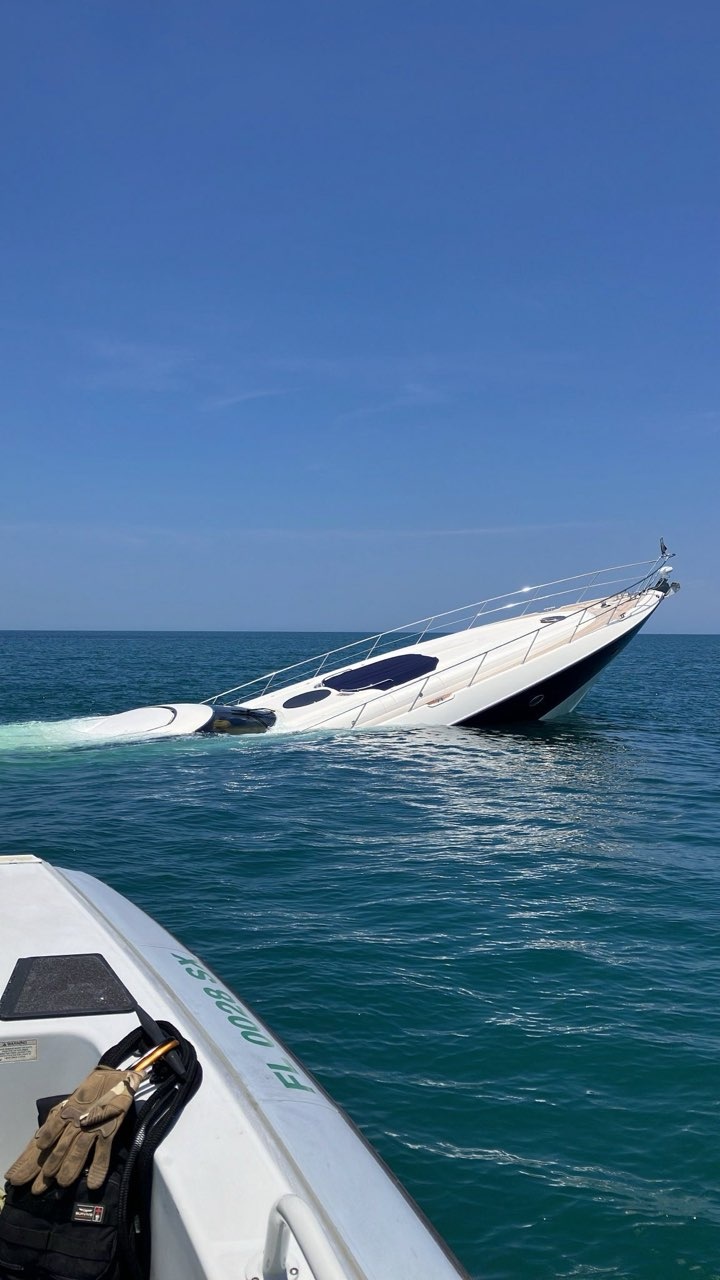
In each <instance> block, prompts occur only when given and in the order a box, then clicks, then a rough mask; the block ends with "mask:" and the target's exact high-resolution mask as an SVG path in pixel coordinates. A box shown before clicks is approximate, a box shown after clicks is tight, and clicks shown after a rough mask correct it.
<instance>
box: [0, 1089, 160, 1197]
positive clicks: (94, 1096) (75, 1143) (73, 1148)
mask: <svg viewBox="0 0 720 1280" xmlns="http://www.w3.org/2000/svg"><path fill="white" fill-rule="evenodd" d="M142 1078H143V1076H142V1074H140V1073H139V1072H137V1071H115V1070H114V1069H113V1068H112V1067H100V1066H98V1067H95V1070H94V1071H91V1072H90V1075H89V1076H87V1077H86V1079H85V1080H83V1082H82V1084H79V1085H78V1087H77V1089H76V1090H75V1091H74V1093H72V1094H71V1095H70V1097H69V1098H66V1099H65V1101H64V1102H59V1103H58V1104H57V1106H55V1107H53V1109H52V1111H51V1112H50V1114H49V1116H48V1118H47V1120H46V1121H45V1123H44V1124H43V1125H41V1126H40V1128H39V1129H38V1130H37V1133H36V1134H35V1136H34V1137H33V1138H31V1139H30V1142H29V1143H28V1145H27V1146H26V1148H25V1150H24V1151H23V1153H22V1155H20V1156H18V1158H17V1160H16V1161H15V1163H14V1164H13V1165H11V1166H10V1168H9V1169H8V1171H7V1173H6V1175H5V1176H6V1178H7V1180H8V1182H9V1183H11V1184H12V1186H14V1187H22V1186H24V1185H25V1183H26V1182H30V1181H31V1180H33V1179H34V1181H33V1184H32V1188H31V1190H32V1193H33V1195H36V1196H38V1195H40V1193H41V1192H42V1191H47V1189H48V1187H49V1186H50V1185H51V1184H52V1182H53V1180H55V1181H56V1182H57V1183H58V1184H59V1186H61V1187H69V1186H70V1185H71V1184H72V1183H73V1182H75V1181H76V1180H77V1179H78V1178H79V1177H80V1174H81V1173H82V1171H83V1169H84V1168H85V1167H86V1165H87V1164H88V1163H89V1162H90V1156H91V1153H93V1154H92V1162H91V1163H90V1169H89V1172H88V1176H87V1184H88V1189H89V1190H90V1191H98V1190H99V1188H100V1187H101V1186H102V1184H103V1182H104V1181H105V1179H106V1177H107V1174H108V1169H109V1167H110V1152H111V1149H112V1144H113V1138H114V1137H115V1135H116V1133H117V1131H118V1129H119V1128H120V1125H121V1124H122V1122H123V1120H124V1119H125V1116H126V1115H127V1113H128V1110H129V1108H130V1104H131V1102H132V1100H133V1097H134V1096H135V1093H136V1091H137V1088H138V1086H139V1084H140V1081H141V1080H142ZM93 1148H94V1149H95V1150H94V1152H93Z"/></svg>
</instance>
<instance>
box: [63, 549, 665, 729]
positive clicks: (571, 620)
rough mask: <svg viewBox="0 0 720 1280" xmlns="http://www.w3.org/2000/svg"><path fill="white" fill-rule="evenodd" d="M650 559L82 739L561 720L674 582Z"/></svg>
mask: <svg viewBox="0 0 720 1280" xmlns="http://www.w3.org/2000/svg"><path fill="white" fill-rule="evenodd" d="M671 558H672V555H671V553H670V552H668V550H667V548H666V547H665V544H664V543H663V544H662V545H661V553H660V556H659V557H658V558H657V559H655V560H653V561H642V562H636V563H633V564H625V565H614V566H611V567H610V568H608V569H595V570H592V571H591V572H589V573H585V574H577V575H575V576H573V577H571V578H563V579H558V580H556V581H555V582H549V583H541V584H539V585H537V586H534V587H522V588H521V589H520V590H519V591H515V592H510V593H508V594H507V595H503V596H496V597H493V598H492V599H487V600H480V601H476V602H475V603H473V604H471V605H465V606H463V607H462V608H460V609H453V610H450V611H449V612H447V613H442V614H435V615H433V616H432V617H429V618H423V619H421V620H420V621H419V622H415V623H409V624H407V625H405V626H402V627H396V628H395V629H394V630H392V631H386V632H382V633H381V634H379V635H374V636H369V637H366V638H364V639H362V640H358V641H353V642H352V643H351V644H347V645H344V646H342V647H341V648H339V649H334V650H331V651H329V652H327V653H322V654H319V655H317V656H315V657H313V658H308V659H306V660H305V661H304V662H300V663H296V664H295V665H293V666H290V667H285V668H283V669H281V670H277V671H271V672H268V673H267V674H266V675H263V676H260V677H257V678H256V679H253V680H250V681H248V682H246V683H245V684H242V685H238V686H236V687H235V688H233V689H226V690H224V692H222V693H218V694H216V695H215V696H214V697H212V698H209V699H208V700H207V702H205V703H168V704H167V705H163V706H157V707H143V708H140V709H139V710H136V711H128V712H123V713H122V714H120V715H115V716H106V717H103V718H102V719H100V720H97V721H93V722H91V723H89V724H88V726H87V733H88V735H89V736H90V737H103V738H105V737H115V736H118V737H125V736H128V735H132V736H141V737H144V736H148V737H167V736H171V735H177V734H183V733H196V732H200V733H231V734H241V733H267V732H272V733H277V732H280V733H298V732H301V731H307V730H310V729H356V728H360V729H369V728H372V727H376V726H402V727H403V728H415V727H425V728H427V727H432V726H438V725H446V726H448V725H459V726H466V727H469V728H481V727H484V726H490V725H513V724H523V723H528V722H531V721H536V720H551V719H554V718H557V717H560V716H564V715H567V713H568V712H570V711H572V710H573V708H574V707H576V706H577V704H578V703H579V702H580V699H581V698H583V697H584V696H585V694H586V693H587V691H588V689H589V688H590V686H591V685H592V684H593V682H594V681H595V680H596V679H597V677H598V676H599V675H600V672H601V671H602V670H603V668H604V667H606V666H607V664H608V663H609V662H610V661H611V660H612V659H613V658H614V657H615V656H616V654H618V653H619V652H620V651H621V649H623V648H624V647H625V645H626V644H628V643H629V641H630V640H632V638H633V636H635V635H637V633H638V631H639V630H640V629H641V627H643V626H644V625H645V623H646V622H647V621H648V620H649V619H650V618H651V617H652V615H653V613H654V612H655V610H656V609H657V608H658V607H659V605H660V604H662V602H663V601H664V600H665V599H666V598H667V597H668V596H669V595H671V594H673V593H674V592H675V591H677V590H678V587H679V584H678V583H677V582H672V581H671V580H670V574H671V569H670V565H669V563H668V562H669V560H670V559H671Z"/></svg>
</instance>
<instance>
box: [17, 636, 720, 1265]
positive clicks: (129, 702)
mask: <svg viewBox="0 0 720 1280" xmlns="http://www.w3.org/2000/svg"><path fill="white" fill-rule="evenodd" d="M342 639H343V637H336V636H332V637H325V636H317V635H313V636H308V635H297V634H272V635H261V634H257V633H245V634H228V633H222V634H217V633H215V634H198V633H195V634H188V633H183V634H158V633H153V634H143V633H126V634H120V633H117V634H115V633H78V632H72V633H37V632H28V633H20V632H5V633H0V671H1V672H2V677H1V682H0V690H1V693H0V811H1V814H2V842H1V843H2V846H3V851H4V852H11V851H13V852H14V851H27V852H33V853H36V854H38V855H40V856H43V857H46V858H48V859H50V860H51V861H54V862H56V863H57V864H59V865H62V866H68V867H76V868H82V869H84V870H88V871H90V872H92V873H94V874H96V875H99V876H101V877H103V878H104V879H106V880H108V881H109V882H110V883H111V884H113V885H114V886H115V887H116V888H118V889H119V890H120V891H121V892H123V893H125V894H127V895H128V896H129V897H131V898H132V899H134V900H135V901H136V902H137V903H138V904H139V905H140V906H141V907H143V908H144V909H145V910H147V911H149V912H150V913H151V914H152V915H153V916H155V917H156V918H157V919H158V920H160V921H161V922H162V923H163V924H164V925H165V926H166V927H167V928H169V929H170V930H171V931H172V932H173V933H175V934H176V935H177V936H178V937H179V938H180V939H182V940H183V942H184V943H185V944H186V945H187V946H188V947H191V948H192V949H193V950H195V951H196V952H198V953H199V954H200V955H201V956H203V957H205V959H206V960H207V962H208V964H210V965H211V966H212V967H213V968H214V969H215V970H216V971H217V972H218V974H219V975H221V977H222V978H223V979H224V980H225V981H226V982H227V983H229V984H230V985H231V986H233V987H234V988H235V989H236V990H237V992H238V993H239V994H240V995H241V996H242V997H243V998H244V999H246V1000H247V1001H248V1002H249V1003H250V1004H251V1005H252V1006H253V1007H254V1008H255V1009H256V1011H257V1012H258V1013H259V1014H260V1016H261V1017H262V1018H263V1019H264V1020H265V1021H267V1022H268V1023H269V1025H270V1026H271V1027H272V1028H273V1030H274V1031H275V1032H276V1033H277V1034H278V1035H279V1036H280V1037H282V1038H283V1039H284V1040H285V1042H286V1043H287V1044H288V1046H289V1047H290V1048H291V1049H292V1050H293V1051H294V1052H295V1053H297V1054H298V1055H299V1057H300V1058H301V1059H302V1060H303V1061H304V1063H305V1064H306V1065H307V1067H308V1068H309V1069H310V1070H311V1071H313V1072H314V1073H315V1074H316V1076H317V1077H318V1078H319V1079H320V1081H321V1082H322V1083H323V1085H324V1086H325V1087H326V1088H327V1089H328V1091H329V1092H330V1093H331V1095H332V1096H333V1097H334V1098H335V1099H336V1101H338V1102H339V1103H340V1104H341V1105H342V1106H343V1107H344V1108H345V1109H346V1110H347V1111H348V1112H349V1114H350V1115H351V1116H352V1117H353V1119H354V1120H355V1121H356V1123H357V1124H358V1125H359V1126H360V1128H361V1129H362V1130H363V1132H364V1133H365V1134H366V1135H367V1137H368V1138H369V1139H370V1141H371V1142H372V1143H373V1144H374V1145H375V1147H376V1148H377V1150H378V1151H379V1152H380V1153H381V1155H382V1156H383V1157H384V1159H385V1160H386V1161H387V1163H388V1164H389V1165H390V1167H391V1168H392V1169H393V1170H394V1171H395V1173H396V1174H397V1175H398V1177H399V1178H400V1179H401V1181H402V1182H403V1183H404V1184H405V1186H406V1187H407V1188H408V1190H409V1191H410V1192H411V1194H412V1195H413V1196H414V1197H415V1199H416V1200H417V1201H418V1203H419V1204H420V1205H421V1206H422V1208H423V1209H424V1211H425V1212H426V1214H427V1215H428V1217H429V1218H430V1219H431V1221H432V1222H433V1223H434V1225H435V1226H436V1227H437V1229H438V1230H439V1232H440V1233H441V1234H442V1235H443V1236H444V1237H445V1239H446V1240H447V1241H448V1242H449V1244H450V1245H451V1247H452V1248H453V1249H454V1250H455V1252H456V1253H457V1255H458V1257H459V1258H460V1260H461V1261H462V1262H463V1263H464V1265H465V1266H466V1267H467V1269H468V1271H469V1272H470V1273H471V1275H472V1276H473V1277H483V1278H484V1280H528V1278H529V1277H532V1278H533V1280H557V1278H558V1277H573V1278H578V1277H582V1278H588V1280H590V1278H591V1277H592V1280H597V1278H598V1277H613V1278H615V1277H616V1278H618V1280H620V1278H622V1280H671V1278H672V1280H681V1278H684V1277H689V1278H690V1277H692V1278H693V1280H711V1278H713V1280H717V1277H720V1159H719V1156H718V1152H719V1151H720V848H719V843H720V842H719V840H718V812H719V808H718V788H719V780H720V729H719V725H720V681H719V680H718V675H719V673H720V637H713V636H655V635H649V636H648V635H641V636H639V637H638V638H637V639H636V640H635V641H634V642H633V643H632V645H630V647H629V648H628V649H627V650H626V651H625V652H624V653H623V654H622V655H621V656H620V657H619V658H617V660H616V661H615V662H614V663H613V664H612V665H611V666H610V667H609V668H608V669H607V671H606V672H605V673H604V675H603V676H602V678H601V680H600V681H599V682H598V684H597V685H596V686H595V687H594V689H593V690H592V691H591V693H590V694H589V696H588V697H587V698H586V700H585V702H584V703H583V704H582V706H581V707H580V708H579V709H578V711H576V712H575V714H574V716H572V717H571V718H570V719H569V720H568V721H567V722H565V723H564V724H562V725H560V726H558V727H555V728H550V727H547V728H544V727H542V726H540V727H536V728H533V729H529V730H527V731H520V732H514V733H502V732H496V731H493V732H473V731H468V730H455V729H447V730H442V731H432V732H425V731H417V730H416V731H397V730H394V731H390V730H385V731H375V732H370V733H359V732H358V733H355V734H353V733H351V732H345V733H335V734H332V733H329V732H325V733H316V734H312V735H308V736H298V737H285V738H283V737H280V736H278V737H272V736H269V737H245V738H200V737H198V738H187V739H179V740H167V741H162V740H158V741H155V742H152V741H146V742H137V743H122V744H119V743H114V744H111V745H105V746H103V745H99V746H88V745H87V744H82V743H79V742H78V735H77V733H75V732H74V730H73V725H72V723H71V722H72V720H73V719H76V718H78V717H82V716H87V715H91V714H101V713H109V712H112V711H120V710H124V709H126V708H128V707H131V706H140V705H143V704H146V703H150V702H153V701H163V702H165V701H171V700H181V699H182V700H193V699H197V698H202V697H205V696H207V695H208V694H209V693H212V692H214V691H215V690H216V689H220V688H223V687H226V686H229V685H232V684H234V683H237V681H238V680H240V679H243V678H245V677H248V678H249V677H250V676H252V675H253V674H256V673H258V672H260V671H262V670H265V669H268V668H270V667H275V666H280V665H284V664H285V663H289V662H292V661H294V660H295V659H298V658H301V657H303V656H305V655H306V654H308V653H311V652H314V651H316V650H318V649H321V648H323V647H329V646H330V645H331V644H333V645H334V644H336V643H341V641H342ZM68 722H70V723H68ZM388 1280H391V1278H388ZM424 1280H426V1278H424Z"/></svg>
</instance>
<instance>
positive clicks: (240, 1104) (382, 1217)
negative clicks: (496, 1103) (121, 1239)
mask: <svg viewBox="0 0 720 1280" xmlns="http://www.w3.org/2000/svg"><path fill="white" fill-rule="evenodd" d="M0 904H1V906H0V923H1V925H2V928H1V931H0V994H1V993H2V992H3V991H4V990H5V988H6V985H7V983H8V979H9V978H10V975H11V973H12V971H13V968H14V965H15V962H16V960H17V959H18V957H23V956H25V957H27V956H34V955H39V956H47V955H56V956H65V955H69V954H72V955H77V954H78V953H100V954H101V955H102V956H104V957H105V959H106V960H107V962H108V963H109V965H110V966H111V968H112V969H113V971H114V972H115V974H116V975H117V976H118V977H119V978H120V980H121V981H122V982H123V983H124V985H125V986H126V987H127V989H128V990H129V991H130V992H131V993H132V995H133V997H134V998H135V1000H136V1001H137V1002H138V1003H139V1004H140V1005H141V1006H142V1007H144V1008H145V1009H147V1010H148V1012H150V1013H151V1015H152V1016H153V1017H154V1018H155V1019H163V1020H166V1021H169V1022H171V1023H172V1024H173V1025H174V1026H176V1027H177V1028H178V1029H179V1030H180V1031H181V1032H182V1033H183V1035H185V1036H187V1037H188V1038H189V1039H190V1040H191V1041H192V1042H193V1044H194V1045H195V1048H196V1050H197V1055H198V1059H199V1060H200V1062H201V1064H202V1069H203V1081H202V1084H201V1086H200V1089H199V1091H198V1093H197V1094H196V1096H195V1097H194V1098H192V1100H191V1101H190V1102H189V1104H188V1106H187V1108H186V1109H185V1110H184V1111H183V1112H182V1114H181V1116H180V1118H179V1120H178V1122H177V1124H176V1126H175V1128H173V1129H172V1131H171V1132H170V1134H169V1135H168V1136H167V1137H166V1139H165V1141H164V1142H163V1143H162V1145H161V1146H160V1147H159V1149H158V1151H157V1153H156V1156H155V1177H154V1182H153V1196H152V1223H153V1254H152V1256H153V1270H152V1280H250V1277H259V1278H260V1280H263V1278H264V1280H270V1277H271V1276H272V1278H273V1280H277V1276H279V1275H282V1276H285V1274H286V1272H285V1270H282V1272H278V1271H273V1269H272V1267H270V1266H269V1264H268V1262H267V1257H269V1253H267V1249H269V1252H270V1253H272V1248H271V1246H272V1243H273V1240H275V1241H276V1242H277V1239H276V1238H277V1236H278V1233H280V1235H281V1234H282V1232H281V1230H280V1228H279V1227H278V1223H279V1221H280V1220H281V1219H282V1217H283V1216H284V1217H285V1218H287V1219H288V1220H289V1221H290V1223H291V1227H292V1229H291V1231H290V1236H291V1237H292V1240H291V1244H290V1252H289V1256H288V1261H287V1267H288V1268H291V1267H297V1268H298V1270H297V1272H296V1273H292V1272H290V1273H289V1274H292V1275H293V1280H312V1277H315V1280H417V1277H418V1276H432V1277H433V1280H458V1277H461V1276H462V1275H463V1274H464V1273H463V1272H462V1269H461V1268H460V1267H459V1265H458V1264H457V1263H456V1262H455V1260H454V1259H452V1257H451V1256H450V1254H449V1253H448V1252H447V1251H446V1249H445V1248H444V1247H443V1245H442V1244H441V1242H439V1241H438V1239H437V1238H436V1237H435V1235H434V1234H433V1233H432V1231H431V1229H430V1228H429V1227H428V1226H427V1224H426V1223H425V1221H424V1220H423V1219H422V1217H421V1216H420V1214H419V1211H418V1210H417V1209H416V1208H415V1206H414V1205H413V1204H412V1202H411V1201H410V1200H409V1199H408V1197H407V1196H406V1195H405V1193H404V1192H403V1191H402V1189H401V1188H400V1187H399V1186H398V1184H397V1183H396V1182H395V1181H394V1180H393V1179H392V1178H391V1177H390V1175H389V1174H388V1172H387V1170H386V1169H385V1167H384V1166H383V1165H382V1164H381V1163H380V1161H379V1160H378V1158H377V1157H376V1155H375V1154H374V1153H373V1151H372V1150H371V1148H370V1147H369V1146H368V1145H367V1144H366V1143H365V1142H364V1141H363V1140H362V1138H361V1137H360V1135H359V1134H358V1132H357V1131H356V1130H355V1129H354V1128H353V1126H352V1125H351V1124H350V1122H349V1121H348V1120H347V1118H346V1117H345V1116H344V1115H343V1114H342V1113H341V1112H340V1111H339V1110H338V1108H337V1107H336V1106H335V1105H334V1104H333V1103H332V1101H331V1100H330V1098H329V1097H328V1096H327V1095H326V1094H325V1093H324V1092H323V1090H322V1088H321V1087H320V1086H319V1085H318V1084H317V1082H316V1081H315V1080H314V1079H313V1078H312V1077H311V1076H310V1075H309V1074H308V1072H307V1071H305V1069H304V1068H303V1067H302V1065H301V1064H300V1063H299V1062H298V1060H297V1059H296V1058H294V1057H293V1055H292V1054H291V1053H289V1052H288V1050H287V1049H286V1048H285V1047H284V1045H282V1044H281V1043H280V1042H279V1041H278V1040H277V1039H276V1037H275V1036H273V1034H272V1032H271V1031H269V1030H268V1028H267V1027H266V1026H264V1024H263V1023H262V1022H261V1021H260V1020H259V1019H258V1018H257V1017H256V1015H255V1014H254V1013H253V1012H252V1011H251V1010H249V1009H248V1008H247V1007H246V1006H245V1005H244V1004H243V1003H242V1002H241V1001H240V1000H239V999H238V998H237V997H236V996H235V995H234V993H233V992H231V991H229V990H228V988H227V986H226V985H225V984H224V983H223V982H222V981H221V980H220V979H219V978H218V977H217V976H216V975H214V974H213V973H212V972H211V971H210V970H209V969H208V968H207V966H206V965H204V964H203V962H202V961H201V960H199V959H198V958H197V957H196V956H194V955H192V954H191V953H190V952H188V950H187V948H185V947H184V946H182V944H180V943H179V942H177V940H176V939H174V938H173V937H171V935H170V934H168V933H166V932H165V930H164V929H162V928H161V927H160V926H159V925H158V924H156V923H155V922H154V921H153V920H151V919H150V918H149V917H148V916H146V915H144V914H143V913H142V912H141V911H139V910H138V909H137V908H136V907H134V906H133V905H132V904H131V903H130V902H128V901H127V900H126V899H124V898H122V897H120V896H119V895H118V894H117V893H115V892H114V891H113V890H112V889H110V888H108V887H107V886H106V885H104V884H102V883H100V882H99V881H97V880H95V879H93V878H92V877H90V876H88V875H85V874H82V873H80V872H71V871H64V870H60V869H54V868H52V867H50V866H49V865H48V864H47V863H43V862H41V861H39V860H38V859H35V858H32V857H22V856H18V857H10V858H0ZM136 1025H137V1018H136V1017H135V1015H134V1014H132V1013H121V1014H108V1013H100V1014H96V1015H92V1016H70V1017H62V1018H59V1017H58V1018H56V1019H53V1018H52V1017H43V1018H39V1019H37V1018H20V1019H19V1020H15V1019H13V1020H12V1021H5V1020H0V1112H1V1114H2V1125H1V1126H0V1167H1V1168H2V1169H5V1168H7V1167H8V1165H9V1164H10V1163H11V1162H12V1160H13V1159H15V1157H16V1156H17V1155H18V1154H19V1152H20V1151H21V1150H22V1149H23V1147H24V1146H25V1144H26V1142H27V1141H28V1139H29V1137H30V1136H31V1135H32V1132H33V1129H34V1128H35V1124H36V1121H35V1118H34V1117H35V1099H36V1098H39V1097H42V1096H45V1095H54V1094H58V1093H63V1092H64V1091H66V1092H70V1091H71V1090H72V1089H73V1088H74V1087H75V1086H76V1085H77V1084H78V1083H79V1082H80V1081H81V1080H82V1079H83V1077H84V1076H85V1075H86V1074H87V1073H88V1071H89V1070H90V1069H91V1068H92V1067H93V1066H94V1064H95V1063H96V1061H97V1060H98V1058H99V1057H100V1055H101V1054H102V1053H103V1052H104V1051H105V1050H106V1049H107V1048H108V1047H109V1046H110V1045H113V1044H115V1043H116V1042H118V1041H119V1040H121V1039H122V1037H123V1036H124V1035H125V1034H126V1033H127V1032H128V1031H129V1030H131V1029H132V1028H133V1027H134V1026H136ZM350 1065H351V1064H350ZM273 1233H274V1234H273ZM298 1240H302V1241H303V1249H304V1251H305V1256H303V1252H301V1249H300V1247H299V1245H298ZM264 1252H266V1262H265V1264H263V1260H262V1259H263V1253H264Z"/></svg>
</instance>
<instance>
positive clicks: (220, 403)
mask: <svg viewBox="0 0 720 1280" xmlns="http://www.w3.org/2000/svg"><path fill="white" fill-rule="evenodd" d="M289 394H290V392H289V390H288V389H287V388H285V387H260V388H258V389H257V390H256V391H237V392H233V393H231V394H229V395H224V396H210V397H209V398H208V399H207V400H205V401H204V402H203V403H202V404H201V405H200V408H201V409H202V410H203V412H204V413H219V412H222V411H223V410H224V409H234V408H236V407H237V406H238V405H242V404H249V403H250V402H251V401H253V400H269V399H273V398H274V397H276V396H287V395H289Z"/></svg>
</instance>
